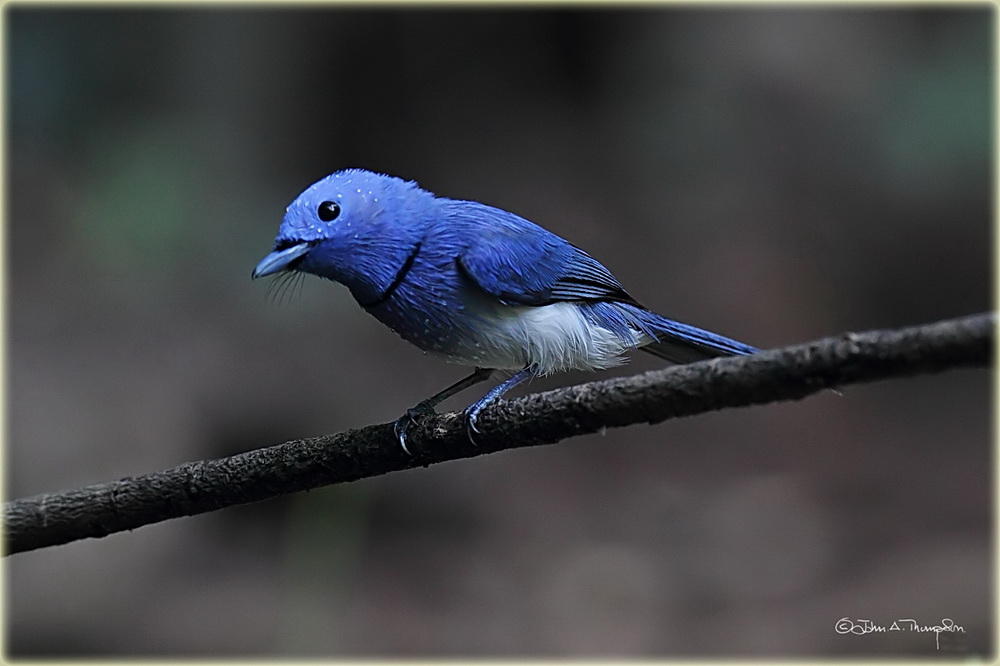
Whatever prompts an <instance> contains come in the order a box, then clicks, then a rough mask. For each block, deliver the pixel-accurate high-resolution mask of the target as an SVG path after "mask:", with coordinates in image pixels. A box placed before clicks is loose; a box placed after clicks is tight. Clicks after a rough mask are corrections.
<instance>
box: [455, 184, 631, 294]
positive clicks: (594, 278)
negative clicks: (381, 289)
mask: <svg viewBox="0 0 1000 666" xmlns="http://www.w3.org/2000/svg"><path fill="white" fill-rule="evenodd" d="M461 203H462V204H465V205H464V206H463V207H462V209H461V214H462V215H463V217H464V218H465V220H464V221H466V222H467V223H471V224H472V225H473V230H474V233H473V234H472V239H473V240H472V241H471V242H470V243H469V244H468V245H467V246H466V248H465V250H464V251H463V252H462V253H461V254H460V255H459V256H458V257H457V259H456V263H457V264H458V268H459V270H460V271H461V272H462V273H463V274H464V275H466V276H467V277H468V278H469V279H471V280H472V281H473V282H475V284H476V285H478V286H479V288H480V289H482V290H483V291H485V292H487V293H489V294H493V295H494V296H496V297H497V298H499V299H500V300H502V301H504V302H505V303H511V304H519V305H536V306H540V305H549V304H551V303H557V302H560V301H621V302H625V303H633V304H636V305H638V304H637V303H636V302H635V299H633V298H632V297H631V296H629V295H628V293H627V292H626V291H625V288H624V287H623V286H622V285H621V283H620V282H618V280H617V279H616V278H615V276H614V275H612V274H611V271H609V270H608V269H607V268H605V267H604V266H603V265H601V263H600V262H599V261H597V260H596V259H594V258H593V257H591V256H590V255H589V254H587V253H586V252H584V251H583V250H581V249H580V248H578V247H576V246H575V245H572V244H571V243H569V242H568V241H566V240H564V239H562V238H560V237H559V236H556V235H555V234H553V233H552V232H550V231H548V230H546V229H543V228H542V227H539V226H538V225H536V224H534V223H532V222H529V221H528V220H525V219H524V218H522V217H518V216H517V215H514V214H513V213H509V212H507V211H504V210H500V209H498V208H493V207H491V206H486V205H483V204H475V205H470V204H473V203H474V202H461Z"/></svg>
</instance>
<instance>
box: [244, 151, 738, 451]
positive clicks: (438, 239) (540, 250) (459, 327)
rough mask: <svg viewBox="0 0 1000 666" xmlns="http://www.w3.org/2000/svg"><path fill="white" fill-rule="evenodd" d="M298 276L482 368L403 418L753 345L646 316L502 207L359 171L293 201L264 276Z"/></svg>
mask: <svg viewBox="0 0 1000 666" xmlns="http://www.w3.org/2000/svg"><path fill="white" fill-rule="evenodd" d="M284 271H301V272H305V273H312V274H314V275H318V276H320V277H325V278H328V279H330V280H335V281H337V282H340V283H342V284H344V285H346V286H347V287H348V289H350V291H351V293H352V294H353V295H354V297H355V299H356V300H357V301H358V303H359V304H360V305H361V306H362V307H363V308H364V309H365V310H367V311H368V312H369V313H370V314H372V315H373V316H375V317H376V318H378V319H379V320H380V321H382V322H383V323H384V324H386V325H387V326H389V327H390V328H392V329H393V330H394V331H396V332H397V333H398V334H399V335H400V336H402V337H403V338H404V339H406V340H408V341H410V342H412V343H413V344H415V345H417V346H418V347H420V348H421V349H424V350H426V351H429V352H432V353H435V354H438V355H440V356H442V357H444V358H445V359H447V360H449V361H452V362H456V363H461V364H464V365H470V366H475V367H476V368H477V371H476V372H474V373H473V374H472V375H470V376H469V377H467V378H465V379H463V380H462V381H460V382H458V383H456V384H455V385H453V386H451V387H449V388H447V389H445V390H444V391H442V392H441V393H439V394H437V395H436V396H433V397H431V398H429V399H427V400H425V401H423V402H422V403H420V404H419V405H418V406H417V407H415V408H413V409H411V410H409V411H408V412H407V414H406V415H404V417H402V418H401V419H400V420H399V421H397V433H398V434H399V437H400V443H401V444H402V445H403V448H404V449H405V448H406V429H407V426H408V425H409V424H410V423H411V422H412V421H413V419H414V418H416V417H418V416H419V415H420V414H422V413H425V412H428V411H432V410H433V407H434V406H435V405H436V404H437V403H439V402H440V401H441V400H443V399H445V398H447V397H448V396H450V395H453V394H454V393H456V392H458V391H459V390H462V389H464V388H467V387H468V386H471V385H472V384H474V383H476V382H478V381H483V380H484V379H486V378H488V377H489V376H490V374H491V371H492V370H516V371H517V372H516V373H515V374H514V375H513V376H512V377H510V378H509V379H508V380H507V381H505V382H504V383H502V384H500V385H498V386H497V387H495V388H494V389H493V390H491V391H490V392H489V393H488V394H487V395H486V396H485V397H484V398H483V399H481V400H479V401H477V402H476V403H474V404H473V405H471V406H470V407H469V408H468V409H467V415H468V418H469V427H470V429H471V430H472V431H476V417H477V415H478V413H479V411H480V410H481V409H482V408H483V407H485V406H486V405H487V404H489V402H491V401H492V400H495V399H497V398H499V397H500V396H501V395H502V394H503V393H504V392H505V391H506V390H508V389H510V388H512V387H513V386H515V385H516V384H518V383H520V382H521V381H524V380H525V379H527V378H530V377H532V376H535V375H539V374H547V373H550V372H557V371H562V370H570V369H587V370H593V369H601V368H607V367H611V366H613V365H617V364H619V363H621V362H623V354H624V353H625V352H626V351H628V350H630V349H637V348H641V349H644V350H645V351H649V352H650V353H653V354H655V355H657V356H660V357H661V358H664V359H666V360H669V361H672V362H676V363H687V362H691V361H695V360H699V359H704V358H710V357H713V356H725V355H733V354H751V353H753V352H754V351H756V349H754V348H753V347H751V346H749V345H746V344H743V343H741V342H737V341H735V340H731V339H729V338H726V337H723V336H720V335H717V334H715V333H711V332H709V331H705V330H702V329H699V328H696V327H694V326H689V325H687V324H682V323H679V322H675V321H672V320H670V319H666V318H665V317H662V316H660V315H658V314H656V313H654V312H652V311H650V310H647V309H645V308H643V307H642V306H641V305H640V304H639V303H638V302H637V301H636V300H635V299H633V298H632V297H631V296H630V295H629V294H628V293H627V292H626V291H625V288H624V287H623V286H622V285H621V283H619V282H618V280H617V279H616V278H615V277H614V276H613V275H612V274H611V272H610V271H608V269H607V268H605V267H604V266H603V265H601V263H600V262H598V261H597V260H596V259H594V258H593V257H591V256H590V255H588V254H587V253H586V252H584V251H583V250H581V249H579V248H577V247H575V246H574V245H572V244H570V243H569V242H567V241H566V240H564V239H562V238H560V237H559V236H556V235H555V234H553V233H551V232H550V231H547V230H546V229H543V228H542V227H539V226H538V225H536V224H534V223H532V222H529V221H528V220H526V219H524V218H522V217H519V216H517V215H515V214H513V213H510V212H508V211H505V210H501V209H499V208H494V207H492V206H487V205H484V204H481V203H477V202H474V201H459V200H453V199H447V198H444V197H436V196H434V195H433V194H431V193H429V192H427V191H425V190H422V189H420V188H419V187H418V186H417V185H416V184H415V183H412V182H407V181H404V180H402V179H399V178H394V177H391V176H385V175H382V174H376V173H372V172H370V171H364V170H360V169H346V170H343V171H338V172H337V173H334V174H331V175H330V176H327V177H326V178H324V179H322V180H320V181H318V182H317V183H315V184H313V185H312V186H310V187H309V188H308V189H306V190H305V191H304V192H302V194H300V195H299V196H298V197H297V198H296V199H295V201H293V202H292V204H291V205H289V206H288V208H287V210H286V213H285V217H284V220H283V221H282V223H281V227H280V229H279V231H278V235H277V238H276V239H275V245H274V251H273V252H271V253H270V254H269V255H268V256H266V257H265V258H264V259H262V260H261V262H260V263H259V264H258V265H257V267H256V268H255V269H254V272H253V276H254V277H261V276H264V275H271V274H274V273H279V272H284Z"/></svg>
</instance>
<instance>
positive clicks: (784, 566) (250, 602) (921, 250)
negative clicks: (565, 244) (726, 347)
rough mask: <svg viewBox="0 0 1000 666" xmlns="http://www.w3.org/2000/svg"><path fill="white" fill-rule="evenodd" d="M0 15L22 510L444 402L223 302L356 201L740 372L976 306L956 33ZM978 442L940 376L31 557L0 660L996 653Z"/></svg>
mask: <svg viewBox="0 0 1000 666" xmlns="http://www.w3.org/2000/svg"><path fill="white" fill-rule="evenodd" d="M5 19H6V20H5V23H6V29H7V33H6V48H7V61H6V67H7V77H8V78H7V91H6V94H7V137H8V154H7V188H8V190H7V191H8V193H9V207H8V210H7V232H8V243H9V246H8V247H9V253H8V269H9V271H8V275H7V278H8V282H7V284H8V301H7V303H8V305H7V326H8V332H9V343H10V347H9V361H10V364H9V366H10V367H9V377H8V394H7V395H8V410H9V411H8V414H9V430H8V433H7V446H6V466H5V471H6V475H7V476H6V481H7V491H8V494H9V495H10V496H12V497H13V496H23V495H28V494H35V493H41V492H46V491H58V490H63V489H68V488H75V487H78V486H82V485H84V484H88V483H92V482H99V481H104V480H110V479H114V478H119V477H122V476H126V475H133V474H140V473H144V472H149V471H154V470H159V469H163V468H167V467H171V466H174V465H176V464H178V463H181V462H184V461H187V460H194V459H202V458H208V457H216V456H224V455H227V454H232V453H235V452H238V451H244V450H247V449H251V448H254V447H259V446H265V445H269V444H274V443H278V442H281V441H284V440H287V439H291V438H296V437H303V436H308V435H317V434H322V433H330V432H336V431H340V430H343V429H345V428H350V427H354V426H362V425H366V424H369V423H378V422H385V421H388V420H391V419H393V418H395V417H396V416H397V415H399V414H400V413H401V412H402V411H403V410H404V409H405V408H406V407H408V406H410V405H412V404H413V403H415V402H416V401H417V400H419V399H420V398H422V397H425V396H427V395H429V394H431V393H433V392H434V391H436V390H437V389H439V388H441V387H442V386H444V385H447V384H449V383H451V382H452V381H453V380H455V379H457V378H458V377H459V376H461V375H462V374H464V373H465V369H463V368H459V367H456V366H448V365H445V364H442V363H440V362H439V361H437V360H436V359H434V358H431V357H428V356H424V355H422V354H420V353H418V352H417V351H416V350H415V349H414V348H411V347H410V346H408V345H407V344H406V343H404V342H403V341H402V340H400V339H398V338H396V337H395V336H394V335H393V334H392V333H391V332H390V331H389V330H388V329H384V328H383V327H382V326H381V325H380V324H379V323H378V322H376V321H375V320H374V319H373V318H371V317H369V316H367V315H366V314H364V313H363V312H362V311H361V310H360V309H359V308H358V307H357V306H356V305H355V303H354V302H353V301H352V299H351V298H350V295H349V293H348V292H347V291H346V290H345V289H344V288H342V287H340V286H339V285H335V284H333V283H329V282H324V281H321V280H319V279H310V280H307V281H306V282H305V283H304V284H303V286H302V289H301V291H300V292H299V293H297V294H296V296H295V298H293V299H291V300H290V301H289V302H281V303H277V302H274V301H273V300H270V299H269V298H268V296H267V291H268V290H267V285H266V284H264V283H261V282H257V283H252V282H251V281H250V279H249V274H250V269H251V268H252V267H253V266H254V264H255V263H256V262H257V260H258V259H259V258H260V257H261V256H263V254H265V253H266V252H267V251H268V250H269V249H270V246H271V242H272V239H273V234H274V232H275V231H276V229H277V225H278V222H279V220H280V218H281V215H282V212H283V210H284V207H285V205H286V204H287V203H288V202H289V201H290V200H291V199H292V198H293V197H294V196H295V195H296V194H297V193H298V192H299V191H300V190H301V189H303V188H304V187H305V186H306V185H308V184H310V183H311V182H313V181H315V180H317V179H318V178H320V177H322V176H324V175H325V174H327V173H329V172H332V171H334V170H336V169H339V168H343V167H347V166H361V167H367V168H371V169H375V170H380V171H385V172H388V173H392V174H396V175H401V176H404V177H407V178H412V179H416V180H418V181H419V182H420V183H421V184H422V185H424V186H425V187H427V188H428V189H431V190H432V191H435V192H438V193H440V194H444V195H449V196H454V197H458V198H473V199H478V200H481V201H484V202H487V203H491V204H495V205H499V206H501V207H504V208H507V209H510V210H513V211H516V212H518V213H520V214H521V215H524V216H526V217H528V218H530V219H532V220H534V221H536V222H538V223H541V224H542V225H544V226H547V227H548V228H550V229H552V230H554V231H556V232H558V233H560V234H562V235H564V236H566V237H568V238H570V239H571V240H572V241H573V242H575V243H576V244H578V245H580V246H581V247H584V248H587V249H589V250H590V251H591V252H592V253H593V254H595V255H596V256H597V257H598V258H600V259H601V260H602V261H604V262H605V263H606V264H607V265H609V266H610V267H611V268H612V269H613V270H614V271H615V272H616V273H617V275H618V277H619V278H620V279H621V280H622V282H623V283H624V284H625V285H626V286H627V287H628V288H629V290H630V291H631V292H632V293H633V294H635V295H636V297H637V298H639V299H640V300H641V301H643V302H645V303H648V304H650V306H651V307H654V308H656V309H658V310H660V311H661V312H663V313H664V314H666V315H668V316H671V317H674V318H677V319H680V320H682V321H686V322H690V323H694V324H697V325H701V326H704V327H707V328H710V329H713V330H716V331H719V332H722V333H725V334H729V335H731V336H734V337H737V338H740V339H743V340H746V341H748V342H751V343H754V344H757V345H760V346H763V347H771V346H779V345H784V344H790V343H795V342H800V341H805V340H810V339H814V338H817V337H822V336H825V335H830V334H836V333H840V332H842V331H846V330H864V329H870V328H878V327H894V326H901V325H908V324H916V323H921V322H926V321H933V320H937V319H942V318H947V317H952V316H958V315H963V314H967V313H972V312H979V311H983V310H987V309H990V307H991V287H990V281H991V246H992V231H991V198H992V194H991V176H992V166H991V154H992V149H991V144H992V140H993V135H992V130H991V114H992V108H991V99H992V97H991V96H992V78H991V76H992V68H991V58H992V48H993V47H992V39H993V36H992V20H993V17H992V10H991V9H989V8H987V6H985V5H981V6H978V7H975V6H966V7H960V6H956V7H949V8H920V9H916V8H901V9H863V8H858V9H850V10H845V9H822V10H821V9H791V8H785V9H773V8H772V9H749V8H748V9H740V10H737V9H731V8H730V9H699V8H691V7H643V8H632V9H624V10H620V11H613V10H611V9H610V8H603V9H597V8H595V9H588V8H566V9H559V10H540V9H513V8H511V9H503V8H479V9H474V8H455V7H448V8H444V7H438V8H423V9H410V10H401V9H398V8H396V9H382V10H377V9H372V8H365V7H354V8H347V7H344V8H337V7H332V6H331V7H314V8H310V9H294V10H281V11H279V10H275V9H274V8H257V9H253V8H243V9H220V8H216V9H202V10H198V9H195V8H188V9H185V10H183V11H181V10H167V9H154V8H127V9H126V8H122V9H106V8H105V9H99V8H92V9H79V10H69V9H66V8H39V7H30V6H18V5H16V4H15V5H14V6H13V7H11V6H10V5H7V7H6V16H5ZM658 366H659V362H658V361H657V360H656V359H654V358H652V357H649V358H647V357H646V356H645V355H639V356H638V357H636V358H635V360H634V362H633V364H632V365H631V366H629V367H627V368H623V369H619V370H617V371H615V372H614V373H608V374H623V373H632V372H636V371H639V370H645V369H650V368H654V367H658ZM587 378H588V376H586V375H582V374H581V375H575V376H574V375H568V376H562V377H558V378H553V379H548V380H545V381H537V382H535V383H534V384H533V385H532V386H531V387H530V388H529V389H527V390H538V389H541V388H548V387H552V386H556V385H559V384H560V383H568V382H576V381H583V380H585V379H587ZM475 397H476V394H474V392H470V394H465V395H462V396H461V397H458V398H454V399H453V400H452V401H450V402H449V403H448V406H450V407H452V408H460V407H462V406H463V405H464V404H466V403H467V402H469V401H471V400H472V399H474V398H475ZM990 421H991V417H990V379H989V375H988V373H987V372H985V371H982V370H964V371H956V372H951V373H947V374H943V375H938V376H927V377H918V378H913V379H905V380H898V381H891V382H883V383H879V384H873V385H866V386H858V387H852V388H851V389H849V390H848V391H847V392H846V394H845V395H844V396H843V397H837V396H836V395H833V394H829V393H827V394H823V395H819V396H815V397H812V398H810V399H808V400H805V401H803V402H801V403H793V404H780V405H771V406H765V407H756V408H752V409H740V410H732V411H728V412H724V413H716V414H711V415H706V416H702V417H698V418H694V419H687V420H682V421H676V422H668V423H665V424H662V425H659V426H656V427H645V426H637V427H632V428H628V429H624V430H612V431H608V432H607V433H606V434H605V435H604V436H597V435H595V436H591V437H584V438H580V439H577V440H573V441H571V442H566V443H563V444H560V445H556V446H552V447H542V448H535V449H531V450H518V451H514V452H509V453H502V454H497V455H491V456H485V457H481V458H478V459H474V460H466V461H462V462H455V463H449V464H443V465H439V466H436V467H433V468H429V469H419V470H414V471H409V472H404V473H396V474H391V475H388V476H385V477H381V478H376V479H371V480H366V481H361V482H356V483H353V484H350V485H344V486H341V487H332V488H327V489H324V490H320V491H313V492H309V493H304V494H299V495H295V496H292V497H285V498H282V499H277V500H272V501H268V502H265V503H261V504H257V505H252V506H245V507H238V508H234V509H228V510H224V511H218V512H215V513H212V514H209V515H203V516H199V517H194V518H187V519H181V520H175V521H170V522H167V523H162V524H158V525H154V526H149V527H144V528H142V529H139V530H136V531H134V532H131V533H124V534H119V535H115V536H111V537H108V538H105V539H101V540H89V541H85V542H78V543H74V544H70V545H66V546H60V547H56V548H50V549H46V550H40V551H36V552H28V553H24V554H19V555H16V556H12V557H10V558H9V559H8V560H7V561H6V586H7V587H6V611H7V612H6V639H7V649H8V651H9V653H10V654H11V655H13V656H21V657H25V656H60V655H63V656H66V655H90V656H103V655H116V656H178V655H184V656H244V655H246V656H251V655H257V656H311V657H326V656H387V657H393V656H429V657H433V656H444V657H449V656H450V657H455V656H513V657H518V656H540V657H565V656H570V657H572V656H577V657H579V656H623V657H667V656H734V655H756V656H804V655H838V654H865V653H878V654H908V655H913V654H928V655H930V654H934V653H935V646H934V638H933V636H932V635H928V634H891V635H890V634H886V635H876V636H865V637H856V636H840V635H837V634H836V633H835V631H834V624H835V622H836V621H837V620H838V619H839V618H841V617H845V616H846V617H853V618H871V619H874V620H875V621H877V622H884V623H885V624H888V623H890V622H891V621H892V620H893V619H895V618H897V617H902V618H906V617H911V618H917V619H918V620H920V621H922V622H924V623H927V624H934V623H937V622H938V621H939V620H940V619H941V618H943V617H950V618H953V619H954V620H955V621H956V622H957V623H959V624H961V625H962V626H964V627H965V629H966V631H967V633H966V634H965V635H964V636H961V637H959V638H958V639H956V640H949V637H948V636H945V637H944V638H943V639H942V649H943V650H950V651H952V652H957V653H971V654H975V653H983V652H988V651H990V650H992V648H993V646H992V638H991V631H992V619H993V616H992V610H991V608H992V606H991V601H992V600H991V590H992V577H991V568H990V562H991V513H992V501H991V492H990V489H991V481H992V479H991V461H992V457H991V453H990V451H991V447H990V441H991V437H990V432H991V430H990Z"/></svg>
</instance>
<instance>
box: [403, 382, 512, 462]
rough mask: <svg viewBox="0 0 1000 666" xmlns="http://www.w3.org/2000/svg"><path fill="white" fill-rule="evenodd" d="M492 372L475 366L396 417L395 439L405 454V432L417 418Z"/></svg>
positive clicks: (430, 411) (408, 452) (431, 412)
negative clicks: (468, 373)
mask: <svg viewBox="0 0 1000 666" xmlns="http://www.w3.org/2000/svg"><path fill="white" fill-rule="evenodd" d="M492 374H493V370H492V369H490V368H476V369H475V370H474V371H473V373H472V374H471V375H469V376H468V377H463V378H462V379H460V380H458V381H457V382H455V383H454V384H452V385H451V386H449V387H448V388H446V389H443V390H441V391H438V392H437V393H435V394H434V395H432V396H431V397H429V398H427V399H426V400H421V401H420V402H418V403H417V404H416V405H414V406H413V407H410V408H409V409H407V410H406V413H405V414H403V415H402V416H400V417H399V418H398V419H396V423H395V424H394V425H393V431H394V432H395V433H396V439H398V440H399V445H400V446H402V447H403V450H404V451H406V453H407V454H409V455H412V454H411V453H410V450H409V449H408V448H406V433H407V431H408V430H409V429H410V426H412V425H413V424H414V423H416V421H417V420H418V419H420V418H423V417H425V416H430V415H431V414H434V413H435V412H434V408H435V407H437V406H438V404H440V403H441V402H443V401H445V400H447V399H448V398H450V397H451V396H453V395H455V394H456V393H458V392H460V391H464V390H465V389H467V388H469V387H470V386H474V385H476V384H478V383H480V382H484V381H486V380H487V379H489V378H490V375H492ZM502 385H503V384H501V386H502ZM493 390H494V391H495V390H496V389H493Z"/></svg>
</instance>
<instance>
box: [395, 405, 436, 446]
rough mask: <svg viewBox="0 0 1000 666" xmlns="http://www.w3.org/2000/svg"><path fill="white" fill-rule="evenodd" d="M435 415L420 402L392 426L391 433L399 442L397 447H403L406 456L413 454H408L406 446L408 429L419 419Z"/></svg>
mask: <svg viewBox="0 0 1000 666" xmlns="http://www.w3.org/2000/svg"><path fill="white" fill-rule="evenodd" d="M435 413H436V412H435V411H434V408H433V407H431V406H430V405H428V404H426V403H423V402H421V403H419V404H417V405H414V406H413V407H410V408H409V409H407V410H406V412H405V413H404V414H403V415H402V416H400V417H399V418H398V419H396V422H395V423H393V424H392V431H393V433H394V434H395V435H396V440H397V441H399V445H400V446H401V447H403V451H406V455H408V456H412V455H413V453H411V452H410V449H409V448H407V446H406V433H407V432H409V430H410V427H412V426H413V425H414V424H416V423H417V421H418V420H419V419H422V418H425V417H427V416H433V415H434V414H435Z"/></svg>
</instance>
